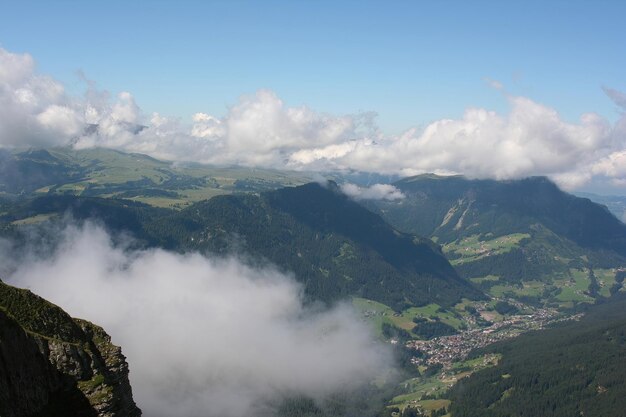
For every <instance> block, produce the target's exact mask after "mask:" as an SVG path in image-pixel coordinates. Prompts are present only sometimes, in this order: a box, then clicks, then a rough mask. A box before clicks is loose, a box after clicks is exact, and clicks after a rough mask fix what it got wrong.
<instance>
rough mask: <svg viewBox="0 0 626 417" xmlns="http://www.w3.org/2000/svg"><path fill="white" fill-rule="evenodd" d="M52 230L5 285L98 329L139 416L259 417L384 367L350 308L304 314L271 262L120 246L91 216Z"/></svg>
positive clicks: (366, 378)
mask: <svg viewBox="0 0 626 417" xmlns="http://www.w3.org/2000/svg"><path fill="white" fill-rule="evenodd" d="M61 236H62V237H61V239H60V244H58V246H57V247H56V249H54V251H53V253H52V254H51V255H50V256H49V257H47V258H46V259H43V260H42V259H31V260H30V261H29V262H24V263H23V264H22V265H21V266H20V267H19V268H18V269H17V270H16V271H15V272H14V273H13V274H12V275H11V277H10V279H9V282H10V283H12V284H14V285H18V286H22V287H29V288H31V289H32V290H33V291H34V292H35V293H38V294H39V295H41V296H43V297H45V298H47V299H48V300H50V301H52V302H54V303H56V304H58V305H60V306H61V307H63V308H64V309H65V310H66V311H68V312H69V313H70V314H71V315H72V316H75V317H81V318H85V319H88V320H91V321H94V322H96V323H98V324H100V325H102V326H103V327H104V328H105V329H106V330H107V331H108V332H109V333H110V334H111V335H112V337H113V341H114V342H115V343H118V344H120V345H121V346H122V347H123V351H124V354H125V355H126V356H127V357H128V361H129V364H130V371H131V373H130V379H131V383H132V385H133V390H134V394H135V399H136V401H137V402H138V405H139V406H140V407H141V408H142V409H143V411H144V415H146V416H149V417H159V416H172V415H176V416H244V415H246V416H247V415H258V413H259V411H261V410H262V409H263V404H265V403H266V402H267V401H276V400H280V398H283V397H285V396H289V395H308V396H310V397H313V398H323V397H324V396H326V395H329V394H332V393H336V392H338V391H345V390H351V389H355V388H357V387H359V386H361V384H367V383H369V382H370V381H371V380H372V379H373V378H374V377H375V376H376V375H378V374H379V373H380V372H382V371H383V370H384V369H386V368H387V367H389V366H390V365H391V361H390V356H389V352H388V351H387V350H386V348H384V347H383V346H382V345H381V344H380V343H378V342H376V341H375V339H374V337H373V335H372V334H371V333H370V330H369V328H368V327H367V326H366V325H365V323H363V322H362V321H360V320H359V318H358V317H357V316H355V314H354V313H353V311H352V310H351V308H350V307H348V306H347V305H343V306H338V307H335V308H332V309H326V310H323V311H322V310H318V311H314V310H310V309H309V308H307V307H305V306H303V303H302V299H301V288H300V286H299V285H297V284H296V283H295V282H294V281H293V280H292V279H291V278H289V277H287V276H285V275H284V274H282V273H279V272H277V271H276V270H275V269H273V268H272V267H269V266H268V267H265V268H262V269H258V268H252V267H250V266H246V265H245V264H244V263H243V262H241V261H239V260H238V259H235V258H230V259H220V260H217V259H208V258H206V257H204V256H201V255H199V254H188V255H180V254H174V253H170V252H166V251H164V250H159V249H155V250H141V251H137V250H125V249H124V247H123V245H122V246H120V245H115V244H114V243H112V240H111V236H109V235H108V234H107V232H106V231H105V230H103V229H102V228H101V227H98V226H94V225H92V224H86V225H84V226H81V227H78V226H70V227H68V228H67V229H65V230H64V231H63V232H62V234H61Z"/></svg>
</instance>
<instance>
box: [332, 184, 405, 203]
mask: <svg viewBox="0 0 626 417" xmlns="http://www.w3.org/2000/svg"><path fill="white" fill-rule="evenodd" d="M340 189H341V191H342V192H343V193H344V194H345V195H347V196H348V197H350V198H353V199H355V200H388V201H393V200H402V199H403V198H405V197H406V196H405V195H404V194H403V193H402V191H400V190H399V189H397V188H396V187H394V186H393V185H390V184H374V185H372V186H370V187H359V186H358V185H356V184H349V183H348V184H342V185H340Z"/></svg>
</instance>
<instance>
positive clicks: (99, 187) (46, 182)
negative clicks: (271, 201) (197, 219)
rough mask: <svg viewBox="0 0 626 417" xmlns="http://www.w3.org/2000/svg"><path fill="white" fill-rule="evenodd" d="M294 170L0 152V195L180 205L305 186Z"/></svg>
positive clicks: (101, 154) (104, 153) (61, 152)
mask: <svg viewBox="0 0 626 417" xmlns="http://www.w3.org/2000/svg"><path fill="white" fill-rule="evenodd" d="M309 178H310V177H309V176H308V175H306V174H302V173H296V172H281V171H275V170H270V169H254V168H242V167H216V166H209V165H201V164H173V163H171V162H165V161H159V160H157V159H154V158H151V157H149V156H146V155H142V154H135V153H124V152H120V151H115V150H111V149H101V148H94V149H83V150H73V149H70V148H53V149H45V150H44V149H33V150H29V151H25V152H13V153H11V152H6V151H5V152H2V153H0V193H2V194H3V195H4V196H5V197H12V198H15V197H24V196H27V197H28V196H33V195H43V194H54V195H77V196H83V197H117V198H126V199H132V200H136V201H141V202H144V203H147V204H150V205H153V206H159V207H176V208H180V207H184V206H186V205H189V204H191V203H192V202H194V201H199V200H203V199H207V198H211V197H213V196H215V195H220V194H231V193H237V192H259V191H265V190H271V189H276V188H280V187H284V186H289V185H299V184H303V183H305V182H308V181H309V180H310V179H309Z"/></svg>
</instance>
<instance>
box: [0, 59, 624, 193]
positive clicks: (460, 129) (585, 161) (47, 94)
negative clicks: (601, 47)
mask: <svg viewBox="0 0 626 417" xmlns="http://www.w3.org/2000/svg"><path fill="white" fill-rule="evenodd" d="M604 91H605V92H606V94H607V96H608V98H610V99H611V100H613V101H614V102H615V104H616V106H618V108H620V109H622V111H623V110H624V109H626V108H625V107H624V106H625V105H626V104H625V103H626V100H625V97H626V95H625V94H624V93H622V92H620V91H617V90H614V89H611V88H604ZM507 99H508V103H509V111H508V113H507V114H498V113H496V112H493V111H489V110H486V109H482V108H470V109H467V110H466V111H465V114H464V115H463V117H461V118H460V119H444V120H437V121H434V122H432V123H430V124H429V125H427V126H426V127H425V128H423V129H417V128H413V129H409V130H408V131H406V132H404V133H402V134H400V135H397V136H389V135H384V134H383V133H381V132H380V130H379V129H378V128H377V127H376V125H375V123H374V121H373V120H374V116H375V115H374V114H372V113H365V114H359V115H344V116H334V115H328V114H323V113H319V112H316V111H313V110H312V109H310V108H307V107H288V106H286V105H285V103H283V102H282V100H281V99H280V98H279V97H278V96H277V95H276V94H275V93H273V92H271V91H268V90H260V91H258V92H256V93H255V94H252V95H248V96H243V97H241V98H240V99H239V101H238V103H236V104H235V105H233V106H232V107H230V109H229V110H228V112H227V114H226V115H223V116H216V115H209V114H206V113H202V112H198V113H196V114H194V115H193V117H192V122H191V124H185V123H182V122H181V121H180V120H178V119H172V118H168V117H165V116H163V115H160V114H157V113H154V114H152V115H146V114H144V113H143V112H142V111H141V109H140V108H139V106H138V105H137V104H136V103H135V101H134V99H133V96H132V95H131V94H130V93H128V92H123V93H120V94H119V95H118V96H117V97H116V98H114V99H112V98H111V97H110V96H109V94H108V93H106V92H101V91H97V89H95V87H94V85H93V84H92V83H88V88H87V91H86V93H85V95H84V97H69V96H68V95H67V94H66V93H65V92H64V89H63V86H62V85H61V84H59V83H58V82H56V81H55V80H53V79H51V78H50V77H46V76H44V75H40V74H38V73H37V72H36V70H35V66H34V60H33V59H32V57H30V56H29V55H20V54H13V53H11V52H8V51H6V50H2V49H0V138H1V139H0V143H1V145H2V146H4V147H18V146H53V145H68V144H70V145H72V146H74V147H76V148H87V147H94V146H102V147H110V148H115V149H120V150H125V151H132V152H141V153H146V154H149V155H151V156H154V157H157V158H161V159H167V160H172V161H195V162H203V163H213V164H240V165H246V166H261V167H272V168H289V169H301V170H357V171H363V172H377V173H382V174H399V175H414V174H420V173H425V172H434V173H439V174H453V173H454V174H464V175H467V176H469V177H473V178H496V179H510V178H520V177H525V176H530V175H547V176H549V177H551V178H552V179H553V180H555V181H557V182H558V183H559V184H560V185H561V186H564V187H565V188H568V189H573V188H576V187H580V186H582V185H584V184H586V183H588V182H589V181H591V180H592V179H603V180H604V181H607V182H610V183H612V184H613V185H617V186H626V170H625V169H624V168H623V167H624V166H625V165H626V164H624V160H625V159H626V116H625V115H624V113H623V112H622V115H621V117H620V119H619V120H618V121H617V122H616V123H610V122H609V121H608V120H607V119H605V118H603V117H602V116H600V115H598V114H595V113H586V114H583V115H581V117H580V119H579V120H578V121H577V122H568V121H565V120H563V119H562V118H561V117H560V115H559V114H558V112H557V111H556V110H555V109H552V108H550V107H547V106H545V105H542V104H540V103H537V102H535V101H533V100H531V99H529V98H525V97H515V96H509V97H508V98H507Z"/></svg>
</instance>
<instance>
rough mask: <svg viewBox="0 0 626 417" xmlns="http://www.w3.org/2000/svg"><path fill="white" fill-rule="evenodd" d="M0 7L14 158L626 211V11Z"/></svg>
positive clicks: (1, 108)
mask: <svg viewBox="0 0 626 417" xmlns="http://www.w3.org/2000/svg"><path fill="white" fill-rule="evenodd" d="M0 2H1V3H2V4H0V6H1V7H0V10H1V11H2V12H1V14H0V147H8V148H26V147H29V146H36V147H39V146H67V145H70V144H71V145H72V146H75V147H82V148H84V147H93V146H101V147H111V148H115V149H120V150H124V151H131V152H140V153H146V154H149V155H151V156H154V157H156V158H161V159H166V160H172V161H195V162H201V163H210V164H239V165H246V166H263V167H272V168H278V169H302V170H321V171H326V170H357V171H367V172H377V173H381V174H395V175H401V176H408V175H416V174H419V173H424V172H435V173H438V174H443V175H446V174H464V175H466V176H468V177H472V178H495V179H511V178H522V177H526V176H531V175H545V176H548V177H549V178H551V179H552V180H554V181H555V182H556V183H557V184H559V185H560V186H561V187H563V188H565V189H567V190H588V191H597V192H602V193H611V194H620V195H626V77H625V76H624V74H625V72H624V69H625V68H626V25H624V24H623V20H624V16H626V1H623V0H621V1H606V0H605V1H602V0H601V1H593V2H592V1H576V0H574V1H560V0H555V1H534V0H532V1H518V2H512V1H495V0H494V1H480V0H479V1H471V2H468V1H430V2H427V1H386V2H383V1H364V0H361V1H332V2H331V1H312V0H311V1H286V0H285V1H271V0H268V1H255V2H252V1H202V2H201V1H193V2H192V1H176V2H174V1H142V2H140V1H132V0H128V1H117V0H113V1H71V2H70V1H54V2H52V1H45V2H44V1H39V2H33V1H28V0H23V1H20V2H3V0H0ZM33 62H34V63H35V64H34V65H35V66H33ZM85 80H90V81H89V82H85ZM94 86H95V87H94ZM88 87H89V88H88ZM85 93H87V94H85ZM157 113H158V114H157ZM372 115H376V116H375V117H373V116H372ZM372 117H373V118H372ZM93 124H95V125H98V130H97V132H95V133H88V132H93V131H88V130H85V126H87V125H93ZM137 125H142V126H144V128H143V129H141V130H137V129H136V128H134V127H133V126H135V127H136V126H137Z"/></svg>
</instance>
